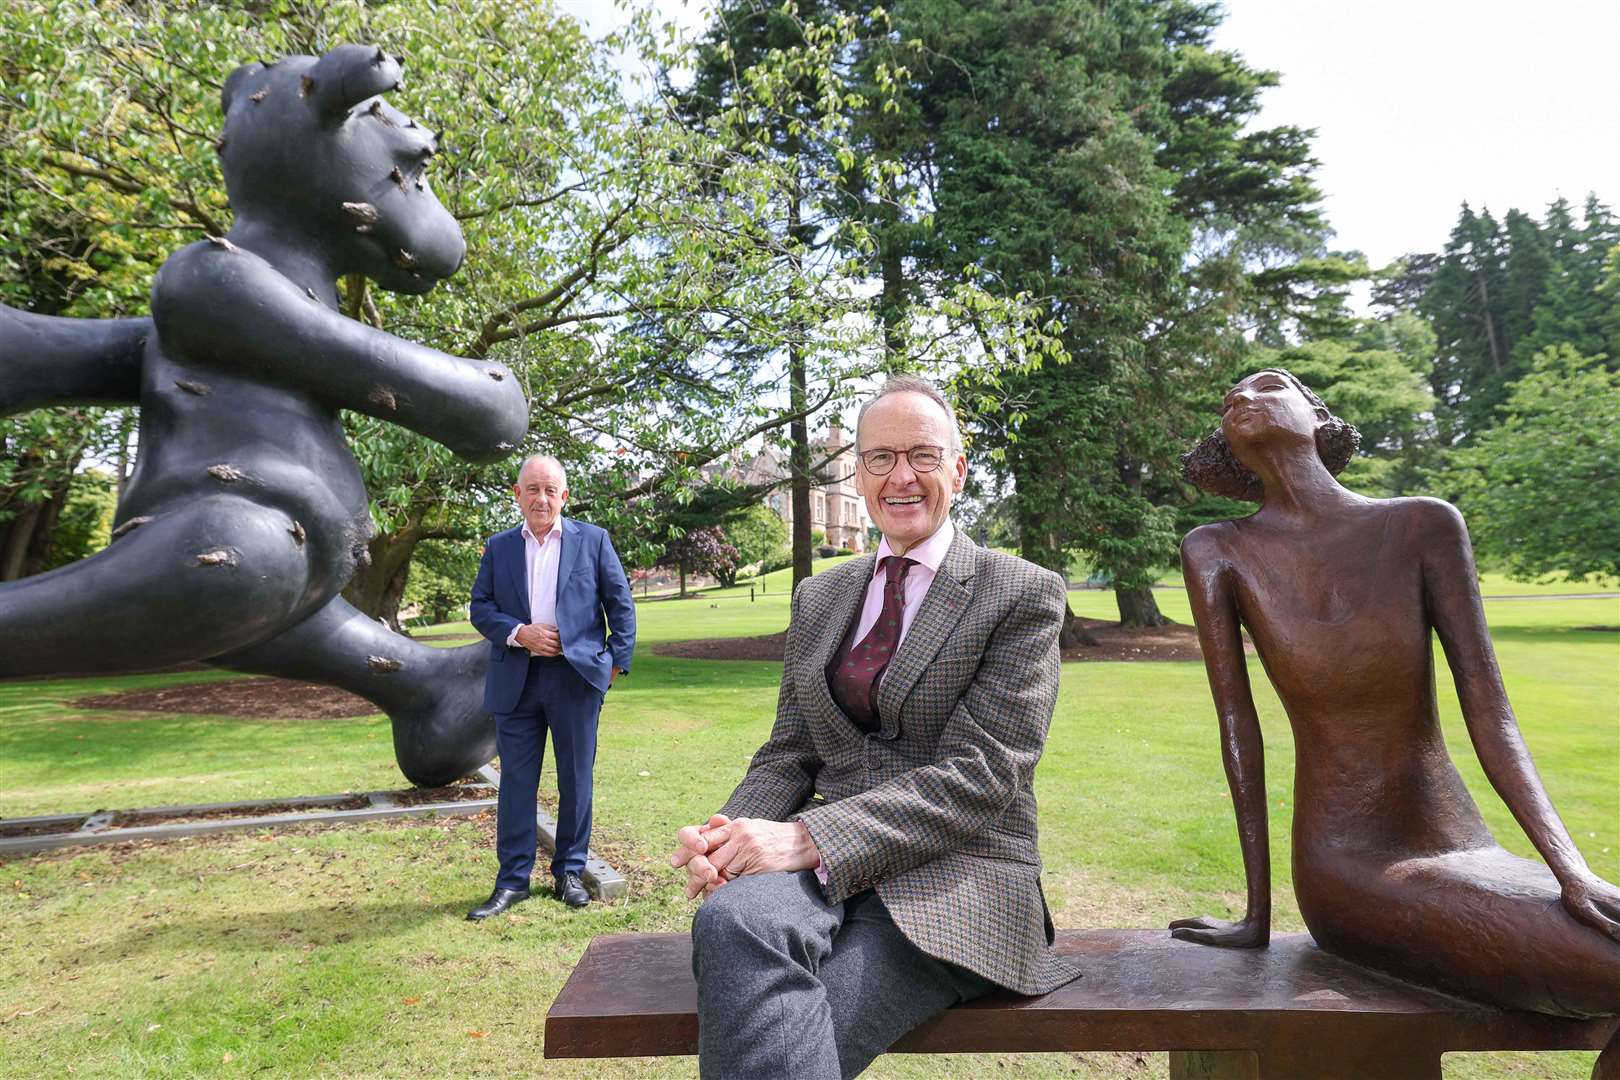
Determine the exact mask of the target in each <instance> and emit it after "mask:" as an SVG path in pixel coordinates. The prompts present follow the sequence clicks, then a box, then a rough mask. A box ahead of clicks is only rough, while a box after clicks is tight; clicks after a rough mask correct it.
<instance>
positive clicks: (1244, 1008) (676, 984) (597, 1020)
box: [545, 930, 1620, 1080]
mask: <svg viewBox="0 0 1620 1080" xmlns="http://www.w3.org/2000/svg"><path fill="white" fill-rule="evenodd" d="M1058 948H1059V949H1060V950H1061V951H1062V952H1064V953H1067V954H1069V955H1071V956H1075V957H1078V958H1080V960H1081V961H1082V963H1083V964H1084V967H1085V972H1086V974H1085V977H1084V978H1081V979H1079V980H1077V981H1075V982H1073V983H1070V984H1069V985H1068V986H1065V987H1061V988H1060V989H1058V990H1056V991H1054V992H1053V993H1050V994H1047V995H1045V996H1044V997H1038V998H1021V997H1016V996H1013V995H1011V994H995V995H992V996H990V997H987V998H983V999H981V1000H978V1001H974V1002H971V1003H969V1004H967V1005H963V1006H959V1007H957V1008H954V1009H951V1010H949V1011H947V1012H945V1013H944V1014H942V1015H940V1016H939V1017H937V1018H935V1019H934V1020H931V1021H929V1022H928V1023H927V1024H924V1025H923V1026H922V1027H920V1028H918V1029H917V1030H915V1031H913V1032H912V1033H911V1034H909V1035H907V1036H906V1037H905V1038H904V1039H901V1040H900V1042H898V1043H897V1044H895V1046H894V1049H893V1052H894V1053H903V1054H963V1053H1034V1052H1059V1053H1064V1052H1071V1051H1080V1050H1115V1051H1152V1050H1168V1051H1170V1075H1171V1077H1172V1078H1177V1080H1194V1078H1200V1080H1229V1078H1238V1077H1245V1078H1259V1077H1264V1078H1267V1080H1276V1078H1284V1077H1289V1078H1292V1077H1300V1078H1303V1077H1310V1078H1314V1080H1333V1078H1346V1080H1348V1078H1352V1077H1353V1078H1357V1080H1362V1078H1367V1077H1379V1078H1381V1080H1417V1078H1420V1077H1421V1078H1429V1080H1438V1077H1439V1076H1440V1055H1441V1054H1443V1053H1446V1052H1448V1051H1457V1050H1597V1049H1601V1048H1602V1047H1603V1046H1604V1045H1605V1044H1606V1043H1607V1042H1608V1040H1609V1038H1610V1036H1611V1034H1612V1033H1613V1032H1614V1031H1615V1030H1616V1027H1617V1026H1620V1019H1617V1018H1607V1019H1601V1020H1567V1019H1561V1018H1559V1017H1554V1016H1542V1015H1539V1014H1535V1013H1522V1012H1504V1011H1502V1010H1499V1009H1492V1008H1488V1007H1486V1006H1482V1005H1476V1004H1473V1003H1471V1002H1467V1001H1462V1000H1459V999H1457V998H1453V997H1449V996H1447V995H1445V994H1440V993H1436V992H1434V991H1430V990H1424V989H1421V988H1419V987H1415V986H1411V985H1409V984H1407V983H1403V982H1400V981H1398V980H1395V979H1390V978H1385V977H1383V976H1381V975H1378V974H1375V973H1373V972H1370V971H1367V970H1365V969H1363V968H1358V967H1356V966H1354V965H1352V964H1349V963H1346V962H1345V961H1343V960H1340V959H1338V958H1336V957H1333V956H1330V955H1328V954H1327V953H1324V952H1323V951H1321V950H1320V949H1318V948H1317V947H1316V946H1315V945H1314V944H1313V943H1312V941H1311V939H1310V938H1309V937H1308V936H1307V935H1304V934H1295V935H1290V936H1285V937H1277V938H1273V939H1272V943H1271V947H1270V948H1269V949H1253V950H1232V949H1213V948H1209V947H1206V946H1202V945H1193V944H1189V943H1187V942H1181V941H1175V940H1173V939H1172V938H1171V937H1170V934H1169V932H1168V931H1165V930H1062V931H1059V932H1058ZM691 956H692V948H691V939H690V938H689V937H688V936H687V935H685V934H607V935H603V936H601V937H598V938H596V939H595V940H594V941H592V942H591V943H590V945H589V946H588V947H587V948H586V950H585V955H584V956H583V957H581V958H580V962H579V965H578V966H577V967H575V968H574V971H573V974H572V975H570V976H569V978H568V982H567V984H566V985H565V986H564V987H563V989H562V993H560V994H558V995H557V1000H556V1001H555V1002H553V1003H552V1006H551V1010H550V1012H548V1013H547V1014H546V1036H545V1039H546V1045H545V1056H546V1057H548V1058H597V1057H641V1056H658V1055H668V1054H695V1053H697V1033H698V1029H697V987H696V984H695V983H694V982H693V980H692V966H691Z"/></svg>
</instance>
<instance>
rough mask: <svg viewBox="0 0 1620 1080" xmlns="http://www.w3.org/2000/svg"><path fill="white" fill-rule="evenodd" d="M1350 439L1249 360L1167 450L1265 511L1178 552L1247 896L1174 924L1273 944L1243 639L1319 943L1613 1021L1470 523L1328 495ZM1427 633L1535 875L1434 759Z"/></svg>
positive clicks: (1447, 766)
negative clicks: (1275, 739)
mask: <svg viewBox="0 0 1620 1080" xmlns="http://www.w3.org/2000/svg"><path fill="white" fill-rule="evenodd" d="M1358 438H1359V436H1357V434H1356V432H1355V429H1354V428H1351V427H1349V426H1348V425H1346V424H1344V423H1343V421H1340V420H1338V419H1337V418H1335V417H1333V416H1332V415H1331V414H1330V413H1329V412H1328V410H1327V408H1326V407H1325V406H1324V405H1323V403H1322V401H1321V399H1319V398H1318V397H1317V396H1316V395H1315V394H1313V393H1311V391H1310V390H1308V389H1307V388H1306V387H1305V386H1304V385H1303V384H1301V383H1300V382H1299V380H1297V379H1296V378H1294V377H1293V376H1292V375H1290V374H1289V373H1287V372H1284V371H1261V372H1258V373H1256V374H1254V375H1251V376H1249V377H1248V378H1246V379H1244V380H1243V381H1242V382H1240V383H1238V384H1237V385H1236V386H1235V387H1233V388H1232V390H1231V391H1230V392H1229V393H1228V394H1227V395H1226V399H1225V402H1224V404H1223V407H1222V410H1221V426H1220V429H1219V430H1218V431H1217V432H1216V433H1215V434H1213V435H1211V436H1210V437H1209V438H1208V439H1206V440H1205V441H1204V443H1203V444H1201V445H1200V446H1199V447H1198V448H1197V449H1196V450H1194V451H1193V452H1192V453H1190V454H1188V455H1186V456H1185V457H1184V458H1183V459H1182V460H1183V465H1184V471H1185V474H1186V476H1187V478H1188V479H1189V480H1191V481H1193V482H1194V483H1196V484H1198V485H1199V486H1200V487H1202V488H1203V489H1204V490H1206V491H1210V492H1213V493H1216V494H1221V495H1228V496H1232V497H1236V498H1242V499H1248V500H1253V501H1259V502H1260V509H1259V510H1258V511H1257V512H1256V513H1254V514H1253V515H1252V516H1250V517H1246V518H1243V519H1241V520H1238V521H1226V522H1220V523H1217V524H1213V525H1206V526H1203V527H1202V528H1199V529H1195V530H1194V531H1193V532H1191V533H1190V534H1188V536H1187V538H1186V541H1185V542H1184V543H1183V545H1182V562H1183V567H1184V570H1185V574H1186V582H1187V590H1188V594H1189V597H1190V598H1191V601H1192V607H1193V613H1194V616H1195V618H1196V620H1197V623H1198V635H1199V641H1200V643H1201V645H1202V647H1203V651H1204V661H1205V664H1206V666H1207V668H1208V672H1209V680H1210V687H1211V690H1212V692H1213V695H1214V698H1215V704H1216V709H1217V712H1218V713H1219V720H1220V728H1221V743H1222V753H1223V757H1224V761H1225V766H1226V772H1227V777H1228V780H1229V782H1230V785H1231V790H1232V801H1233V807H1234V809H1235V810H1236V813H1237V823H1238V835H1239V841H1240V844H1241V847H1242V851H1243V862H1244V869H1245V876H1246V878H1247V884H1248V910H1247V912H1246V914H1245V915H1244V917H1243V918H1242V919H1240V920H1237V921H1236V922H1225V921H1222V920H1218V919H1211V918H1195V919H1181V920H1178V921H1176V922H1174V923H1172V924H1171V926H1172V928H1173V933H1174V934H1175V936H1176V937H1178V938H1183V939H1186V940H1189V941H1196V942H1201V943H1203V944H1207V945H1221V946H1228V947H1237V948H1254V947H1263V946H1264V945H1265V944H1266V943H1267V940H1268V938H1269V933H1270V864H1269V859H1270V854H1269V851H1268V843H1267V827H1266V797H1265V775H1264V769H1263V765H1262V749H1261V737H1260V727H1259V724H1258V721H1257V719H1256V715H1255V709H1254V703H1253V700H1252V698H1251V695H1250V690H1249V681H1248V672H1247V668H1246V666H1245V663H1244V655H1243V643H1242V640H1241V632H1240V630H1241V629H1247V631H1248V633H1249V636H1250V638H1251V639H1252V640H1253V642H1254V646H1255V649H1256V650H1257V651H1258V653H1259V654H1260V659H1261V661H1262V663H1263V664H1264V666H1265V669H1266V673H1267V674H1268V675H1269V676H1270V678H1271V681H1272V684H1273V686H1275V687H1276V690H1277V693H1278V696H1279V697H1280V698H1281V699H1282V702H1283V705H1284V707H1285V708H1286V710H1287V712H1288V717H1289V721H1290V723H1291V724H1292V727H1293V731H1294V738H1295V743H1296V751H1295V761H1296V770H1295V790H1294V801H1295V811H1294V830H1293V836H1294V841H1293V867H1294V892H1295V895H1296V897H1297V899H1298V901H1299V908H1300V912H1301V914H1302V915H1303V916H1304V919H1305V924H1306V926H1307V927H1308V928H1309V929H1310V931H1311V934H1312V936H1313V937H1314V938H1315V939H1316V941H1317V943H1318V944H1319V945H1320V946H1321V947H1322V948H1323V949H1326V950H1327V951H1329V952H1332V953H1335V954H1338V955H1340V956H1342V957H1344V958H1346V959H1349V960H1352V961H1355V962H1357V963H1360V964H1364V965H1366V966H1368V967H1371V968H1375V969H1378V970H1381V971H1384V972H1387V973H1389V974H1392V975H1395V976H1397V977H1400V978H1403V979H1407V980H1410V981H1412V982H1416V983H1421V984H1425V985H1429V986H1433V987H1437V988H1440V989H1444V990H1448V991H1451V992H1454V993H1457V994H1460V995H1463V996H1465V997H1469V998H1472V999H1475V1000H1478V1001H1483V1002H1486V1003H1490V1004H1496V1005H1501V1006H1505V1007H1510V1008H1518V1009H1529V1010H1534V1011H1539V1012H1548V1013H1557V1014H1563V1015H1574V1016H1594V1015H1609V1014H1613V1013H1620V889H1616V888H1615V887H1614V886H1613V885H1611V884H1609V883H1608V882H1606V881H1603V880H1602V879H1600V878H1598V877H1597V876H1596V875H1595V874H1593V873H1592V871H1591V870H1590V869H1589V868H1588V867H1587V864H1586V862H1585V860H1584V859H1583V858H1582V857H1581V854H1580V852H1579V851H1578V850H1576V847H1575V843H1574V841H1573V840H1571V839H1570V836H1569V833H1568V832H1567V831H1566V829H1565V828H1564V825H1563V822H1562V821H1561V820H1560V819H1559V817H1558V815H1557V813H1556V812H1555V811H1554V809H1553V806H1552V803H1551V802H1550V801H1549V799H1548V797H1547V793H1546V792H1545V790H1544V789H1543V787H1542V783H1541V779H1540V777H1539V775H1538V774H1537V772H1536V768H1535V765H1534V764H1533V763H1532V761H1531V760H1530V754H1529V752H1528V750H1527V749H1526V748H1525V745H1524V742H1523V740H1522V739H1521V737H1520V734H1519V729H1518V724H1517V721H1516V720H1515V719H1514V716H1513V711H1512V708H1511V707H1510V706H1509V704H1508V700H1507V695H1506V693H1505V692H1504V690H1503V687H1502V679H1501V675H1500V673H1499V672H1498V670H1497V664H1496V657H1495V653H1494V651H1493V649H1492V647H1491V639H1490V635H1489V634H1488V632H1487V630H1486V627H1485V617H1484V610H1483V607H1482V605H1481V602H1480V596H1479V587H1478V579H1477V576H1476V574H1475V570H1474V560H1473V550H1472V547H1471V545H1470V543H1469V540H1468V533H1467V530H1466V529H1465V528H1464V526H1463V521H1462V517H1461V515H1459V514H1458V513H1457V511H1456V510H1454V509H1453V508H1452V507H1451V506H1450V505H1448V504H1446V503H1444V502H1440V501H1438V500H1434V499H1421V498H1408V499H1368V498H1363V497H1362V496H1359V495H1356V494H1354V493H1353V492H1351V491H1349V490H1347V489H1345V488H1344V487H1342V486H1341V485H1340V484H1339V483H1338V481H1336V480H1335V479H1334V474H1335V473H1337V472H1338V471H1339V469H1342V468H1343V467H1344V465H1345V463H1346V462H1347V461H1348V460H1349V458H1350V456H1351V454H1352V453H1353V452H1354V451H1355V447H1356V443H1357V441H1358ZM1431 630H1433V631H1435V632H1436V633H1438V635H1439V638H1440V642H1441V644H1442V646H1443V647H1444V650H1445V656H1446V659H1447V662H1448V663H1449V665H1450V668H1451V672H1452V675H1453V676H1454V678H1455V680H1456V684H1457V690H1458V694H1459V696H1460V698H1461V703H1462V710H1463V716H1464V718H1465V720H1466V722H1467V725H1468V731H1469V734H1470V736H1471V737H1472V740H1473V744H1474V748H1475V750H1476V752H1477V753H1478V755H1479V758H1480V762H1481V764H1482V765H1483V766H1484V769H1485V773H1486V775H1487V776H1488V777H1489V778H1490V780H1491V783H1492V785H1493V786H1494V787H1495V788H1496V790H1497V792H1498V793H1499V794H1500V795H1501V797H1502V799H1503V801H1504V802H1505V803H1506V804H1507V806H1508V808H1509V809H1510V810H1511V811H1512V812H1513V814H1514V816H1515V817H1516V818H1517V819H1518V822H1519V824H1520V826H1521V827H1522V828H1523V829H1524V831H1525V834H1526V835H1527V836H1528V837H1529V838H1530V841H1531V842H1532V843H1533V844H1534V845H1535V847H1536V849H1537V850H1538V851H1539V852H1540V853H1541V855H1542V857H1543V858H1544V859H1545V860H1546V865H1542V864H1541V863H1539V862H1535V861H1532V860H1528V859H1522V858H1519V857H1517V856H1514V855H1511V854H1509V853H1508V852H1507V851H1506V850H1504V849H1503V848H1502V847H1500V846H1499V845H1498V844H1497V843H1496V840H1495V839H1494V838H1493V837H1492V835H1491V834H1490V832H1489V830H1487V828H1486V827H1485V823H1484V821H1483V819H1482V818H1481V817H1480V813H1479V810H1478V808H1477V807H1476V806H1475V804H1474V801H1473V799H1472V798H1470V796H1469V794H1468V791H1467V789H1466V788H1465V787H1464V785H1463V782H1462V779H1461V777H1460V776H1459V775H1458V773H1457V770H1456V768H1455V767H1454V766H1453V765H1452V762H1451V759H1450V758H1449V757H1448V756H1447V754H1446V747H1445V742H1444V740H1443V738H1442V734H1441V729H1440V723H1439V717H1438V714H1437V711H1436V705H1435V683H1434V665H1433V651H1432V648H1431V645H1430V636H1429V635H1430V631H1431ZM1598 1068H1599V1073H1598V1074H1597V1075H1604V1076H1609V1075H1613V1072H1611V1071H1605V1070H1616V1069H1620V1050H1617V1048H1616V1047H1615V1046H1614V1045H1613V1044H1611V1046H1610V1047H1609V1049H1608V1050H1607V1051H1605V1053H1604V1055H1603V1058H1602V1059H1601V1060H1600V1062H1599V1066H1598Z"/></svg>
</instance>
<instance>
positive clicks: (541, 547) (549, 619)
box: [506, 514, 563, 656]
mask: <svg viewBox="0 0 1620 1080" xmlns="http://www.w3.org/2000/svg"><path fill="white" fill-rule="evenodd" d="M562 522H563V519H562V515H561V514H558V515H557V520H556V521H554V522H552V523H551V531H550V532H548V533H546V535H545V536H543V537H541V538H539V539H536V538H535V535H534V533H533V532H532V531H531V530H530V529H529V523H528V522H524V523H523V567H524V569H525V570H526V571H527V572H528V576H529V622H530V623H532V624H535V625H537V626H556V625H557V564H558V563H559V562H561V561H562ZM521 629H523V628H522V627H521V626H520V627H518V628H517V630H513V631H512V633H511V635H510V636H509V637H507V639H506V643H507V644H508V645H516V644H517V635H518V630H521ZM530 655H532V656H538V655H540V654H539V653H531V654H530Z"/></svg>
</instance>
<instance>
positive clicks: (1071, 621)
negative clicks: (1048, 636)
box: [1058, 601, 1102, 649]
mask: <svg viewBox="0 0 1620 1080" xmlns="http://www.w3.org/2000/svg"><path fill="white" fill-rule="evenodd" d="M1100 644H1102V642H1100V641H1098V640H1097V638H1096V636H1095V635H1094V634H1092V632H1091V631H1090V630H1087V629H1086V627H1085V624H1084V623H1082V622H1081V621H1080V617H1079V616H1078V615H1076V614H1075V613H1074V609H1073V608H1072V607H1070V606H1069V605H1068V602H1067V601H1065V602H1064V604H1063V629H1062V630H1060V631H1059V632H1058V648H1060V649H1072V648H1074V647H1075V646H1076V645H1088V646H1090V647H1092V648H1096V647H1097V646H1098V645H1100Z"/></svg>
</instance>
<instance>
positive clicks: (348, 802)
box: [64, 795, 371, 832]
mask: <svg viewBox="0 0 1620 1080" xmlns="http://www.w3.org/2000/svg"><path fill="white" fill-rule="evenodd" d="M370 805H371V800H370V799H368V798H366V797H365V796H364V795H356V796H354V797H353V798H350V799H344V800H343V801H342V802H338V803H323V804H322V805H320V806H301V805H299V804H297V803H268V804H266V805H264V806H254V807H249V808H243V807H237V808H235V809H227V808H225V807H220V808H219V809H218V810H188V811H182V812H180V813H176V814H132V813H128V812H123V813H117V814H114V815H113V819H112V828H115V829H133V828H140V827H143V826H146V825H175V824H179V823H180V822H185V821H226V820H229V819H230V818H245V817H270V816H272V815H274V814H330V813H332V812H333V811H334V810H364V809H365V808H366V807H368V806H370ZM64 831H66V832H71V831H72V830H71V829H69V830H64Z"/></svg>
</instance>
